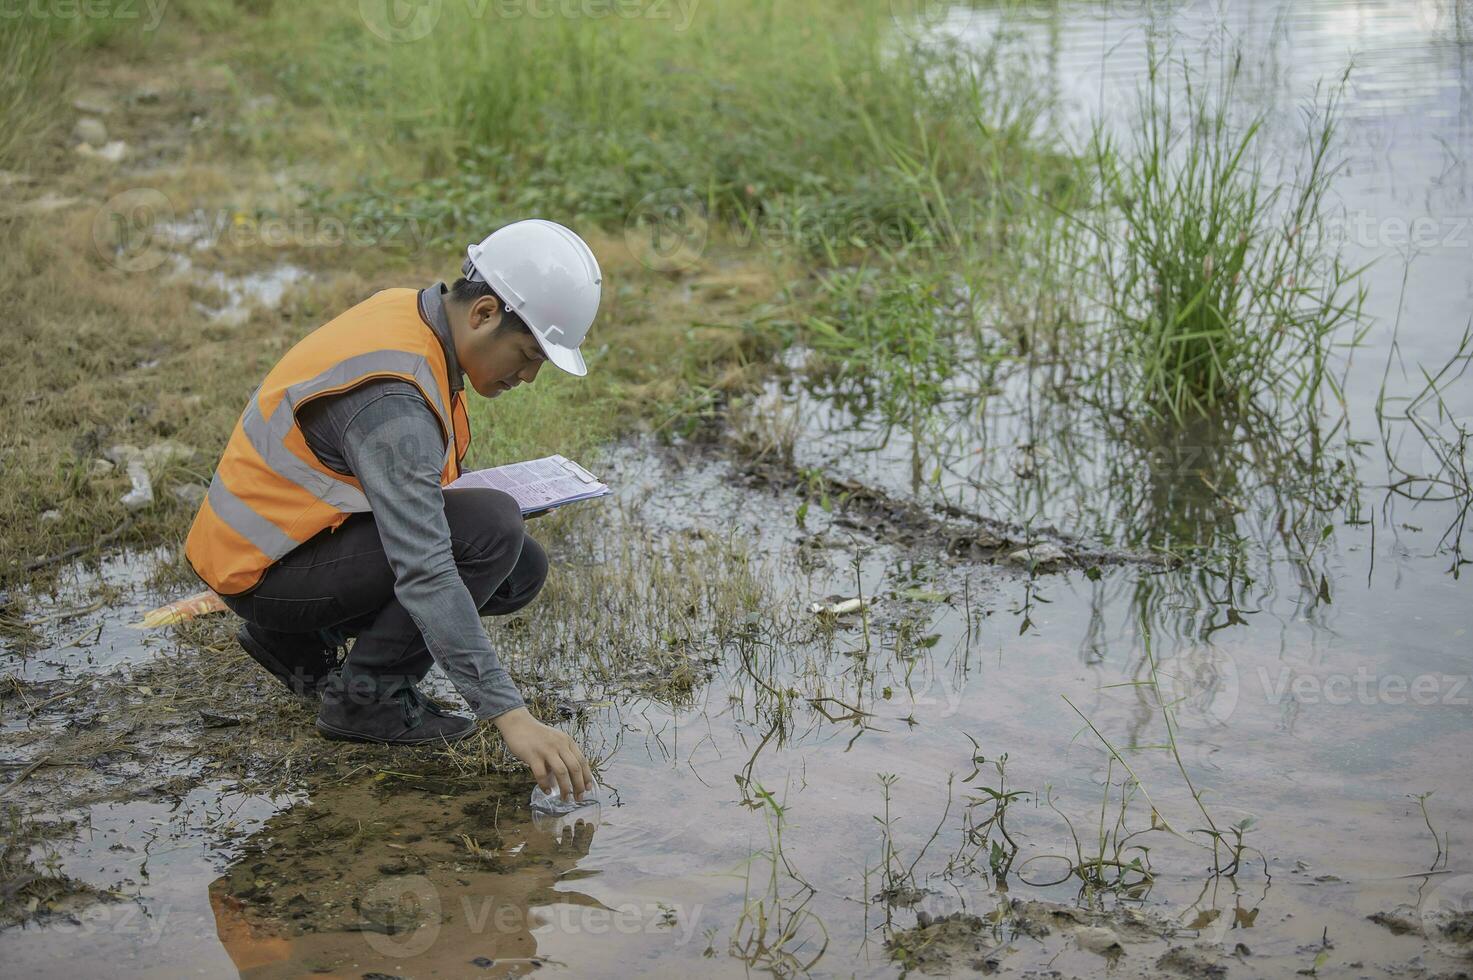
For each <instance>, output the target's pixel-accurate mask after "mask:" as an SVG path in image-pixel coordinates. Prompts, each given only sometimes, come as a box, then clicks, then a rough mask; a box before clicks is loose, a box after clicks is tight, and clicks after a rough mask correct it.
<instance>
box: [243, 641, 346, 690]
mask: <svg viewBox="0 0 1473 980" xmlns="http://www.w3.org/2000/svg"><path fill="white" fill-rule="evenodd" d="M324 632H325V631H322V630H319V631H317V632H315V633H278V632H276V631H274V630H271V631H268V630H263V629H261V628H260V627H259V626H257V625H255V624H254V623H246V624H245V625H244V626H242V627H241V628H240V629H239V630H237V631H236V634H235V642H237V643H239V644H240V645H241V648H242V649H243V650H245V652H246V653H248V654H250V655H251V659H252V660H254V661H255V662H256V663H258V664H260V665H261V666H262V667H265V668H266V669H267V670H268V671H270V672H271V676H272V677H275V678H276V679H277V680H279V681H281V683H282V684H284V685H286V687H287V688H288V689H289V690H291V691H293V692H294V693H296V694H299V695H301V696H302V697H304V698H315V697H317V693H318V690H319V689H320V688H321V686H322V684H323V682H324V681H326V680H327V678H328V675H329V674H331V673H332V672H333V669H334V668H336V667H337V665H338V644H333V643H330V642H329V641H328V638H327V637H325V636H324V635H323V633H324Z"/></svg>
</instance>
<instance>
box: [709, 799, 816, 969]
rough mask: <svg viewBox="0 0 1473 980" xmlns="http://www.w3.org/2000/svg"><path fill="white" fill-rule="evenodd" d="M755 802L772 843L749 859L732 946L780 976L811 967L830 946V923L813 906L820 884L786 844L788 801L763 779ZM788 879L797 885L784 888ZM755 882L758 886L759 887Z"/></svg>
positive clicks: (741, 956) (732, 950)
mask: <svg viewBox="0 0 1473 980" xmlns="http://www.w3.org/2000/svg"><path fill="white" fill-rule="evenodd" d="M754 791H755V798H754V799H753V801H752V803H751V805H752V806H755V807H758V808H760V809H761V810H762V813H763V816H764V818H765V820H766V824H767V836H768V847H767V849H766V850H763V851H758V852H757V853H755V854H753V855H752V856H751V858H750V859H749V860H748V862H747V869H746V878H745V881H746V884H745V886H744V888H743V891H742V912H741V915H740V917H739V918H738V919H737V924H736V927H735V928H734V929H733V930H732V935H731V940H730V942H729V944H728V950H729V951H730V953H731V955H732V956H735V957H737V958H738V959H740V960H742V961H744V962H745V963H747V965H748V966H754V967H758V968H759V969H763V970H767V971H769V972H771V973H772V974H774V975H775V976H793V975H795V974H800V973H807V972H808V971H809V970H811V969H812V968H813V966H814V964H816V963H817V962H818V961H819V960H820V959H821V958H822V957H823V954H824V952H825V951H826V950H827V949H828V946H829V934H828V929H827V928H826V927H825V926H824V924H823V920H822V919H820V918H819V917H818V915H817V914H815V913H814V912H813V910H812V909H810V908H808V904H809V903H810V902H811V901H813V898H814V896H815V895H817V894H818V889H816V888H814V887H813V885H811V884H810V883H809V882H808V880H807V879H806V878H804V877H803V875H802V874H801V873H800V872H799V871H798V870H797V869H796V868H794V867H793V865H792V863H791V862H790V861H789V860H788V856H787V853H786V852H785V851H784V850H783V825H784V822H785V821H786V819H787V812H788V806H787V804H785V803H779V802H778V801H777V798H776V797H775V796H774V795H773V793H772V792H771V791H770V790H768V789H765V788H764V787H762V786H761V785H760V784H757V785H755V786H754ZM759 863H760V864H762V865H765V866H766V869H767V873H766V875H765V877H763V878H761V879H759V880H758V881H756V882H754V880H753V875H752V872H753V869H754V867H756V866H757V865H759ZM785 881H791V882H792V883H793V884H794V885H795V886H796V887H795V888H794V890H793V891H792V892H791V894H786V895H785V894H784V893H783V886H784V882H785ZM754 884H756V885H758V889H754V887H753V886H754Z"/></svg>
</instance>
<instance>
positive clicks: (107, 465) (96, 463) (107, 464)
mask: <svg viewBox="0 0 1473 980" xmlns="http://www.w3.org/2000/svg"><path fill="white" fill-rule="evenodd" d="M115 469H117V467H116V466H114V465H113V463H112V461H111V460H107V459H94V460H93V461H92V477H93V479H96V478H97V477H99V476H107V475H108V474H109V473H111V472H112V471H113V470H115Z"/></svg>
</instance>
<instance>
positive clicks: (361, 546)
mask: <svg viewBox="0 0 1473 980" xmlns="http://www.w3.org/2000/svg"><path fill="white" fill-rule="evenodd" d="M498 493H500V491H497V490H482V489H470V488H467V489H458V490H446V491H444V494H445V520H446V522H447V523H448V524H449V525H450V541H451V547H452V551H453V553H454V556H455V566H456V570H457V571H459V572H460V578H461V581H463V582H464V583H465V586H466V589H467V590H469V592H470V594H471V598H472V599H474V600H475V603H476V606H477V607H478V608H479V609H480V612H481V615H482V616H502V615H506V614H507V613H513V612H516V611H517V610H518V609H521V608H522V607H523V606H525V605H526V604H527V603H529V602H531V601H532V600H533V599H534V598H535V597H536V596H537V593H538V592H539V591H540V590H541V589H542V583H543V582H544V581H545V580H546V578H547V554H546V552H544V551H543V550H542V546H541V545H539V544H538V543H537V542H536V540H534V539H533V538H532V536H531V535H530V534H527V533H526V532H525V531H524V530H523V525H522V522H521V519H520V518H518V519H517V521H516V523H515V525H510V524H508V525H506V526H502V525H501V523H499V522H498V520H497V519H495V518H494V516H492V515H494V514H496V513H498V512H501V511H504V510H505V508H499V509H498V508H495V507H487V506H485V505H484V501H482V500H479V495H482V494H498ZM223 598H224V601H225V604H226V605H227V606H229V607H230V609H232V610H233V611H234V612H235V613H236V614H237V615H238V616H240V617H241V618H242V619H244V620H246V621H248V622H250V623H253V624H254V625H255V626H256V627H257V628H258V629H259V630H261V631H262V632H264V633H265V634H266V636H267V639H270V638H271V634H273V633H277V634H302V633H314V632H316V631H317V630H321V629H332V630H337V631H338V632H340V633H342V634H343V635H344V636H356V637H357V641H356V642H355V643H354V644H353V648H352V650H351V651H350V652H349V654H348V664H349V667H350V669H351V671H352V673H353V674H354V675H355V676H362V675H371V676H373V677H375V679H376V680H377V681H378V682H379V689H380V690H381V691H387V690H390V689H392V688H394V687H396V686H397V685H398V684H400V683H405V682H407V683H414V682H415V681H418V680H419V679H420V678H422V677H424V675H425V674H426V673H427V672H428V671H429V669H430V665H431V664H432V663H433V662H434V660H433V658H432V657H431V656H430V652H429V649H428V648H427V647H426V646H425V642H424V637H423V636H422V635H421V634H420V631H419V627H418V626H416V625H415V624H414V620H413V619H412V618H411V617H410V615H409V613H408V612H407V611H406V610H405V609H404V607H403V606H402V605H400V604H399V600H398V599H396V598H395V597H394V571H393V569H392V568H391V567H390V566H389V561H388V558H387V557H385V555H384V549H383V545H382V544H381V543H380V541H379V535H378V528H377V527H375V526H374V523H373V514H372V513H362V514H354V515H353V516H351V517H349V518H348V519H347V520H346V521H344V522H343V523H342V524H341V525H339V526H338V528H337V529H336V530H333V531H323V532H321V533H320V534H318V535H316V536H315V537H312V538H310V539H309V540H307V541H305V542H303V543H302V544H301V545H299V546H298V547H296V548H295V549H293V550H292V551H291V552H290V553H289V554H287V556H286V557H284V558H282V559H281V560H280V561H278V562H277V563H276V564H275V565H272V566H271V568H270V569H269V570H268V571H267V572H266V575H265V577H264V578H263V579H262V580H261V582H260V584H259V585H257V586H256V587H255V588H254V589H252V590H251V591H250V592H247V593H245V594H243V595H238V596H225V597H223ZM282 639H283V640H287V641H292V642H299V641H300V638H299V637H292V636H283V637H282Z"/></svg>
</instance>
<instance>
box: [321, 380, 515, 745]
mask: <svg viewBox="0 0 1473 980" xmlns="http://www.w3.org/2000/svg"><path fill="white" fill-rule="evenodd" d="M343 435H344V438H343V440H342V453H343V456H344V458H345V460H346V462H347V463H348V465H349V467H350V468H351V470H352V473H353V475H354V476H356V477H357V478H358V482H359V483H360V484H362V485H363V492H364V494H365V495H366V496H367V497H368V503H369V507H370V508H372V510H373V518H374V523H375V524H376V525H377V526H378V533H379V539H380V540H381V541H382V542H383V546H384V554H385V555H386V556H387V557H388V560H389V565H390V567H391V568H392V569H393V570H394V595H395V596H396V597H397V598H398V600H399V602H400V603H401V604H403V606H404V608H405V610H406V611H408V613H409V615H410V617H411V618H412V619H413V620H414V623H415V625H416V626H418V627H419V631H420V634H421V635H422V636H423V637H424V640H425V644H426V646H427V647H428V648H429V651H430V655H431V656H432V657H434V658H435V662H436V663H438V664H439V665H440V668H441V669H442V670H444V671H445V673H446V675H448V676H449V678H450V681H451V683H453V684H454V685H455V689H456V690H457V691H459V692H460V693H461V695H462V696H463V697H464V698H465V700H466V703H467V704H469V705H470V707H471V710H472V711H473V712H475V715H476V717H477V718H494V717H496V716H497V715H500V714H503V713H505V712H507V711H511V710H512V709H514V708H519V707H521V706H522V705H523V704H524V702H523V700H522V697H521V695H520V694H519V693H518V692H517V689H516V685H515V684H513V683H512V680H511V676H510V675H509V674H508V673H507V671H506V669H505V668H504V667H502V666H501V662H500V660H499V659H498V658H497V656H496V651H495V650H494V649H493V648H492V646H491V638H490V637H489V636H488V635H487V634H486V629H485V627H484V626H483V625H482V624H481V617H480V613H479V611H478V610H477V609H476V604H475V600H474V599H472V598H471V594H470V592H469V591H468V590H467V589H466V587H465V583H464V582H462V581H461V580H460V574H459V572H458V571H456V567H455V556H454V553H453V552H452V551H451V544H450V527H449V524H448V523H447V522H446V520H445V499H444V492H443V490H442V489H441V487H440V472H441V469H442V467H443V465H444V455H445V437H444V434H443V432H442V431H441V429H440V423H439V421H438V420H437V418H436V417H435V415H434V413H433V412H431V411H430V407H429V405H427V404H426V403H425V401H424V397H423V396H422V395H420V393H419V392H418V391H417V390H414V391H411V392H402V391H398V390H394V391H385V392H383V394H382V397H378V398H374V399H373V400H371V401H368V402H367V403H366V404H364V405H363V406H361V407H360V408H359V409H358V411H357V412H356V414H354V415H353V416H352V418H351V419H349V420H348V422H347V424H346V426H345V428H344V431H343Z"/></svg>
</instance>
